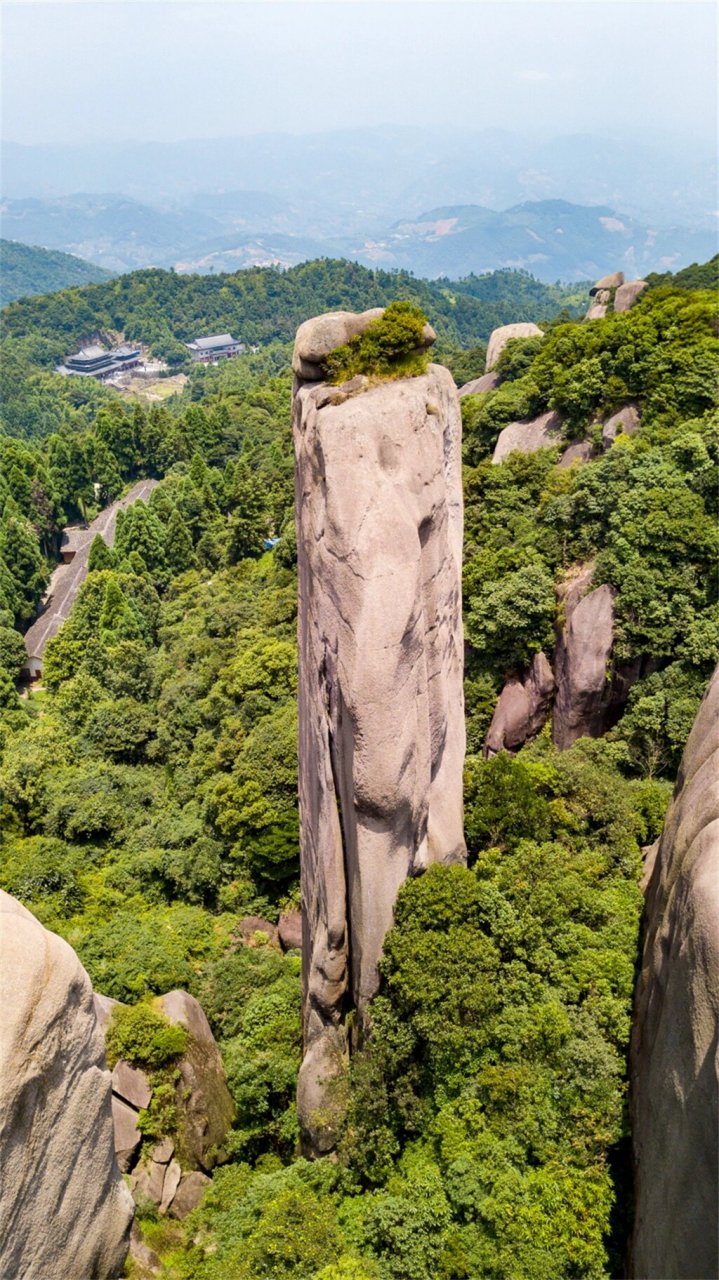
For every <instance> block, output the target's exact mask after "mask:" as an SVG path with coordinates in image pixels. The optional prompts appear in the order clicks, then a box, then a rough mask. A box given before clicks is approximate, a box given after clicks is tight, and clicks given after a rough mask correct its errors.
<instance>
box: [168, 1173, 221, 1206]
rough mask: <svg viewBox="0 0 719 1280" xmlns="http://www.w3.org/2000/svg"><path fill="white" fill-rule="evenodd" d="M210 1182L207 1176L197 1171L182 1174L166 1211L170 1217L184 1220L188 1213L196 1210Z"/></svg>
mask: <svg viewBox="0 0 719 1280" xmlns="http://www.w3.org/2000/svg"><path fill="white" fill-rule="evenodd" d="M211 1181H212V1179H211V1178H208V1177H207V1174H205V1173H200V1172H199V1171H198V1170H197V1169H193V1170H191V1172H190V1173H183V1175H182V1177H181V1178H180V1183H179V1186H178V1188H177V1190H176V1192H175V1194H174V1196H173V1197H172V1201H171V1203H170V1206H169V1209H168V1213H169V1215H170V1217H171V1218H186V1217H187V1215H188V1213H191V1212H192V1210H193V1209H196V1208H197V1206H198V1204H199V1203H200V1201H201V1199H202V1197H203V1196H204V1194H205V1191H206V1190H207V1188H208V1187H209V1185H210V1182H211Z"/></svg>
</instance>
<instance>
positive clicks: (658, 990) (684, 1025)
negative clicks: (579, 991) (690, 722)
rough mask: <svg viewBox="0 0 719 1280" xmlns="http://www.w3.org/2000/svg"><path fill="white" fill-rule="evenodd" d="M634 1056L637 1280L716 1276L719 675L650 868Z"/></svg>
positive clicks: (701, 713) (687, 751)
mask: <svg viewBox="0 0 719 1280" xmlns="http://www.w3.org/2000/svg"><path fill="white" fill-rule="evenodd" d="M650 867H651V870H650V874H649V881H648V885H647V887H646V904H645V919H644V948H643V954H642V962H641V971H640V975H639V980H638V983H637V990H636V997H635V1007H634V1022H633V1031H632V1044H631V1086H632V1089H631V1094H632V1118H633V1144H634V1164H635V1203H636V1209H635V1225H634V1238H633V1248H632V1267H631V1274H632V1275H633V1276H636V1277H642V1278H643V1277H647V1278H654V1277H657V1278H658V1277H666V1276H670V1277H672V1280H674V1278H675V1277H676V1280H690V1278H695V1277H699V1276H701V1277H710V1276H712V1277H715V1276H717V1275H719V1103H718V1099H719V1080H718V1075H719V1057H718V1056H717V1054H718V1048H719V668H717V670H716V671H715V673H714V677H713V679H712V681H711V683H710V685H709V688H708V690H707V693H706V695H705V697H704V701H703V702H702V705H701V707H700V709H699V713H698V715H697V718H696V720H695V722H694V727H693V728H692V731H691V734H690V735H689V740H688V742H687V745H686V749H685V752H684V757H683V759H682V764H681V768H680V770H679V777H678V779H677V785H676V788H675V791H674V798H673V800H672V803H671V806H670V808H669V812H668V814H667V819H666V822H665V824H664V831H663V834H662V837H661V840H660V842H659V846H658V848H657V849H656V852H655V853H654V855H653V862H650Z"/></svg>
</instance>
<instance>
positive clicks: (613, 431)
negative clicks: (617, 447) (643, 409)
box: [602, 404, 639, 449]
mask: <svg viewBox="0 0 719 1280" xmlns="http://www.w3.org/2000/svg"><path fill="white" fill-rule="evenodd" d="M638 430H639V407H638V405H636V404H625V405H624V406H623V408H621V409H619V410H617V412H616V413H613V414H612V416H611V418H608V419H607V421H606V422H605V423H604V424H603V426H602V444H603V446H604V448H605V449H610V448H611V446H612V445H613V444H614V441H615V440H616V438H617V436H618V435H625V436H633V435H634V434H635V433H636V432H637V431H638Z"/></svg>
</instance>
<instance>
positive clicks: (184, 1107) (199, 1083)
mask: <svg viewBox="0 0 719 1280" xmlns="http://www.w3.org/2000/svg"><path fill="white" fill-rule="evenodd" d="M158 1004H159V1007H160V1009H161V1011H162V1012H163V1013H164V1015H165V1017H166V1018H168V1019H169V1020H170V1022H175V1023H179V1024H180V1025H181V1026H183V1027H185V1028H186V1029H187V1031H188V1032H189V1039H188V1045H187V1049H186V1051H185V1053H184V1055H183V1057H182V1058H181V1059H180V1061H179V1064H178V1069H179V1072H180V1080H179V1082H178V1085H177V1094H178V1099H177V1101H178V1115H179V1117H180V1123H181V1127H182V1136H181V1143H180V1144H179V1145H181V1147H182V1152H183V1157H184V1158H185V1159H186V1160H187V1162H188V1163H189V1164H190V1165H191V1167H193V1168H198V1169H204V1170H210V1169H212V1168H213V1167H214V1165H215V1164H216V1163H217V1160H218V1157H219V1154H220V1152H221V1151H222V1146H223V1143H224V1141H225V1139H226V1137H227V1133H228V1130H229V1128H230V1125H231V1124H232V1120H233V1117H234V1106H233V1103H232V1098H231V1097H230V1092H229V1089H228V1088H227V1081H226V1079H225V1070H224V1067H223V1065H222V1059H221V1057H220V1051H219V1049H218V1048H217V1044H216V1042H215V1037H214V1036H213V1034H212V1030H211V1028H210V1024H209V1022H208V1021H207V1018H206V1016H205V1012H204V1010H203V1008H202V1006H201V1005H200V1004H199V1003H198V1001H197V1000H195V997H194V996H191V995H189V994H188V992H187V991H169V992H168V993H167V995H164V996H161V997H160V999H159V1001H158Z"/></svg>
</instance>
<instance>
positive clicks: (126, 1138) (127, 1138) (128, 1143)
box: [112, 1093, 142, 1173]
mask: <svg viewBox="0 0 719 1280" xmlns="http://www.w3.org/2000/svg"><path fill="white" fill-rule="evenodd" d="M138 1115H139V1112H138V1111H136V1110H135V1108H134V1107H131V1106H129V1104H128V1103H127V1102H123V1100H122V1098H117V1097H115V1094H114V1093H113V1095H112V1131H113V1140H114V1146H115V1157H116V1159H117V1163H118V1166H119V1168H120V1170H121V1172H122V1173H127V1172H128V1171H129V1170H130V1169H131V1168H132V1165H133V1163H134V1160H135V1157H136V1155H137V1153H138V1151H139V1150H140V1143H141V1142H142V1134H141V1133H140V1130H139V1129H138V1127H137V1118H138Z"/></svg>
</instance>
